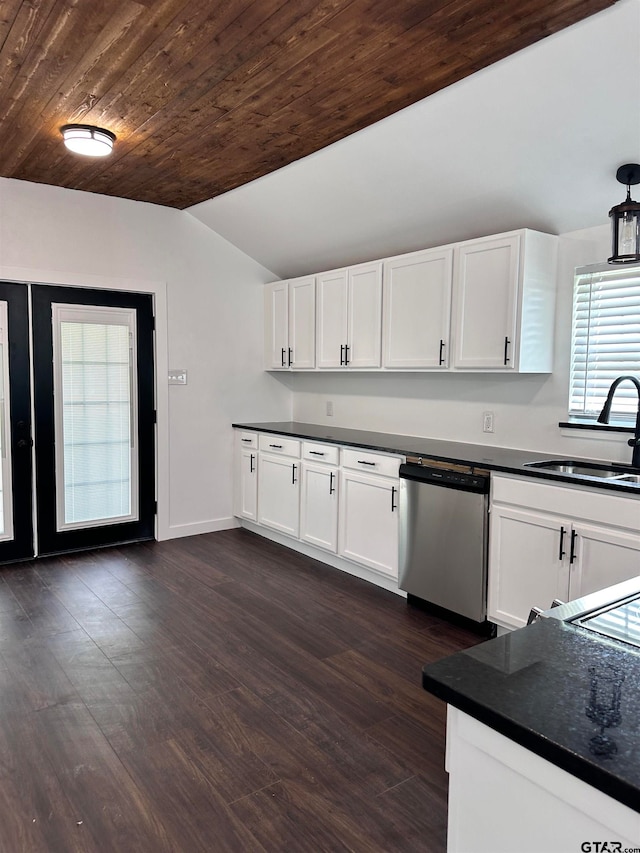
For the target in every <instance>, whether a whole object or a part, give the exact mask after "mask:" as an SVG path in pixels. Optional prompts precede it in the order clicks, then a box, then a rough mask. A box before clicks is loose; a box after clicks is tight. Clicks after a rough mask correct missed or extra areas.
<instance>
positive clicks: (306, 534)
mask: <svg viewBox="0 0 640 853" xmlns="http://www.w3.org/2000/svg"><path fill="white" fill-rule="evenodd" d="M338 479H339V478H338V469H337V467H335V466H334V465H323V464H322V463H319V462H318V463H317V462H306V461H303V463H302V492H301V494H300V539H302V540H303V542H309V543H310V544H311V545H315V546H316V547H317V548H323V549H324V550H325V551H331V552H332V553H334V554H335V553H336V551H337V550H338Z"/></svg>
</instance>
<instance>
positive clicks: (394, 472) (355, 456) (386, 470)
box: [342, 448, 401, 477]
mask: <svg viewBox="0 0 640 853" xmlns="http://www.w3.org/2000/svg"><path fill="white" fill-rule="evenodd" d="M400 461H401V460H400V457H399V456H386V455H383V454H381V453H371V452H370V451H369V450H352V449H349V448H343V449H342V465H343V467H344V468H353V469H354V470H355V471H368V472H369V473H371V474H382V475H384V476H385V477H397V476H398V471H399V470H400Z"/></svg>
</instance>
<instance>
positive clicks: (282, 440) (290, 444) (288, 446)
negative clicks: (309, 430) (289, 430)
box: [259, 433, 300, 457]
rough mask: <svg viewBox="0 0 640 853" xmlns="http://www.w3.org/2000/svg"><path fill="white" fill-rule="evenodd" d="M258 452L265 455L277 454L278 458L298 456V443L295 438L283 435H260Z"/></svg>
mask: <svg viewBox="0 0 640 853" xmlns="http://www.w3.org/2000/svg"><path fill="white" fill-rule="evenodd" d="M259 447H260V450H262V451H263V452H265V453H277V454H278V455H279V456H296V457H299V456H300V442H299V441H298V439H297V438H287V436H284V435H270V434H267V433H261V434H260V444H259Z"/></svg>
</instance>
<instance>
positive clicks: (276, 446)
mask: <svg viewBox="0 0 640 853" xmlns="http://www.w3.org/2000/svg"><path fill="white" fill-rule="evenodd" d="M269 447H275V449H276V450H282V445H281V444H270V445H269Z"/></svg>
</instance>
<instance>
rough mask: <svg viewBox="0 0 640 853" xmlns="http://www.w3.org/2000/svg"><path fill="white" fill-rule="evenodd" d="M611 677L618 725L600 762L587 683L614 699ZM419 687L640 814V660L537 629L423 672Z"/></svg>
mask: <svg viewBox="0 0 640 853" xmlns="http://www.w3.org/2000/svg"><path fill="white" fill-rule="evenodd" d="M612 668H615V670H614V669H612ZM616 671H617V673H616ZM612 673H614V674H615V679H616V680H617V682H618V684H619V686H620V703H619V711H620V714H619V718H620V719H619V724H618V725H617V726H615V727H614V726H611V727H610V728H607V729H605V730H604V733H605V735H606V736H607V738H609V740H610V741H611V742H613V743H614V744H615V749H616V751H615V753H613V754H611V755H607V756H604V755H598V754H596V753H595V751H594V750H595V749H596V746H595V743H594V742H593V741H592V739H593V738H594V736H596V735H598V734H599V733H600V727H599V726H598V725H597V724H596V723H595V722H594V721H593V720H591V719H589V718H588V717H587V713H586V711H587V709H588V708H589V706H590V698H591V693H590V690H591V680H592V677H593V676H594V675H595V677H596V678H597V679H598V689H599V690H600V691H602V695H605V696H607V697H610V696H611V695H612V692H611V689H608V685H607V684H605V680H606V677H607V674H609V675H611V674H612ZM621 679H622V680H621ZM422 683H423V687H424V688H425V690H427V691H428V692H429V693H432V694H433V695H435V696H437V697H438V698H440V699H442V700H444V701H445V702H448V703H449V704H451V705H453V706H454V707H456V708H459V709H460V710H461V711H463V712H465V713H467V714H469V715H470V716H472V717H475V718H476V719H477V720H479V721H480V722H482V723H485V724H486V725H488V726H490V727H491V728H492V729H494V730H496V731H497V732H500V733H501V734H503V735H505V736H506V737H508V738H510V739H511V740H513V741H515V742H516V743H519V744H521V745H522V746H523V747H525V748H526V749H529V750H531V751H532V752H534V753H536V754H537V755H540V756H542V758H545V759H547V760H548V761H550V762H552V763H553V764H555V765H557V766H558V767H561V768H562V769H563V770H566V771H568V772H569V773H571V774H572V775H573V776H576V777H577V778H579V779H582V780H583V781H584V782H586V783H587V784H589V785H592V786H593V787H595V788H598V789H599V790H600V791H603V792H604V793H605V794H608V795H609V796H611V797H613V798H614V799H616V800H618V801H619V802H621V803H624V804H625V805H627V806H629V807H630V808H632V809H634V810H635V811H637V812H640V650H637V649H635V648H634V647H633V646H628V645H626V644H624V643H621V642H619V641H617V640H609V639H606V638H604V637H601V636H599V635H597V634H595V633H593V632H591V631H588V630H586V629H584V628H581V627H577V626H574V625H571V624H568V623H565V622H561V621H558V620H556V619H541V620H539V621H538V622H536V623H534V624H533V625H530V626H528V627H527V628H521V629H520V630H519V631H513V632H512V633H510V634H508V635H506V636H504V637H498V638H497V639H494V640H489V641H487V642H485V643H481V644H480V645H479V646H474V647H473V648H471V649H468V650H467V651H464V652H458V653H457V654H455V655H452V656H451V657H448V658H444V659H443V660H440V661H437V662H436V663H432V664H428V665H427V666H425V667H424V669H423V676H422Z"/></svg>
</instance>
